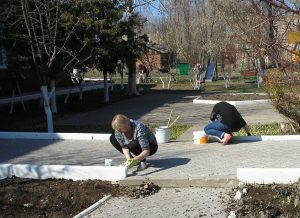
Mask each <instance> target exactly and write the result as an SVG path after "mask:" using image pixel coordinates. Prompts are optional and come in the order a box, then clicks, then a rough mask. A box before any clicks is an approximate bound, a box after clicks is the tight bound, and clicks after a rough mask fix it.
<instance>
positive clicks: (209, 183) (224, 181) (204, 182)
mask: <svg viewBox="0 0 300 218" xmlns="http://www.w3.org/2000/svg"><path fill="white" fill-rule="evenodd" d="M144 181H150V182H153V183H155V184H156V185H158V186H160V187H162V188H186V187H210V188H228V187H230V188H231V187H236V186H237V185H238V182H239V181H238V180H237V179H236V176H235V175H228V176H206V177H186V178H161V179H158V178H151V177H144V176H141V177H139V178H134V179H133V178H130V177H127V178H126V179H123V180H120V181H119V182H118V184H119V185H122V186H139V185H141V184H142V183H143V182H144Z"/></svg>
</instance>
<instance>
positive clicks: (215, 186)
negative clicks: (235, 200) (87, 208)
mask: <svg viewBox="0 0 300 218" xmlns="http://www.w3.org/2000/svg"><path fill="white" fill-rule="evenodd" d="M194 97H195V96H189V95H186V94H151V95H146V96H142V97H138V98H132V99H127V100H125V101H122V102H118V103H115V104H112V105H108V106H107V107H103V108H101V109H98V110H95V111H92V112H89V113H84V114H78V115H73V116H70V117H68V118H66V119H62V120H58V121H57V122H58V123H59V124H69V125H80V124H100V123H109V122H110V121H111V118H112V116H113V115H114V114H116V113H124V114H126V115H128V116H129V117H131V118H134V119H140V120H143V121H145V122H148V123H157V124H159V125H162V124H165V123H166V122H167V119H168V115H169V113H170V111H171V109H174V114H176V115H181V118H180V120H179V122H181V123H190V124H192V125H193V127H192V128H190V129H189V130H188V131H187V132H186V133H184V134H183V135H182V136H181V137H180V138H179V139H178V140H176V141H171V142H169V143H165V144H160V145H159V150H158V152H157V154H155V155H154V156H153V157H149V158H148V161H149V163H151V166H150V167H149V168H148V169H146V170H144V171H141V172H133V171H130V172H129V175H128V178H127V179H125V180H124V181H122V184H129V185H130V184H137V183H141V182H142V181H144V180H145V179H150V180H152V181H155V182H156V183H158V184H160V185H161V186H162V187H173V188H166V189H163V190H161V191H160V192H159V193H157V194H155V195H153V196H150V197H147V198H144V199H136V200H129V199H127V198H126V199H124V198H112V199H111V200H108V201H107V202H106V203H105V204H104V205H103V206H101V207H100V208H98V209H97V210H96V211H94V212H93V213H92V214H90V215H89V217H121V216H122V217H141V214H143V216H142V217H168V216H171V217H227V216H228V214H227V213H225V212H224V209H225V205H224V201H223V200H222V199H224V198H227V197H228V195H227V193H228V191H229V189H228V187H229V186H231V185H233V183H231V182H232V181H234V179H235V176H236V168H238V167H294V168H295V167H300V159H299V158H298V154H299V152H300V146H299V144H300V141H285V140H284V138H282V141H275V142H274V141H257V142H245V143H233V144H229V145H226V146H220V144H218V143H209V144H205V145H195V144H193V141H192V137H193V136H192V132H193V131H194V130H202V129H203V127H204V125H206V124H207V122H208V117H209V114H210V111H211V109H212V107H213V105H201V104H193V103H191V102H192V99H193V98H194ZM238 109H239V111H240V112H241V113H242V115H243V116H244V118H245V120H246V121H247V122H248V123H257V122H261V123H270V122H279V121H283V119H282V117H281V116H280V115H279V114H278V113H277V112H276V111H275V110H274V108H273V106H272V105H271V104H259V105H252V106H239V107H238ZM0 145H1V146H0V163H22V164H71V165H104V159H106V158H112V160H113V162H112V164H113V165H119V164H121V163H122V162H123V161H124V158H123V157H122V155H121V154H120V153H118V152H117V151H116V150H114V148H113V147H112V146H111V145H110V144H109V143H108V142H101V141H87V140H81V141H80V140H76V141H75V140H66V141H63V140H29V139H26V140H10V139H0ZM189 186H196V187H194V188H187V187H189ZM174 187H177V188H174ZM226 187H227V188H226ZM149 208H152V209H149Z"/></svg>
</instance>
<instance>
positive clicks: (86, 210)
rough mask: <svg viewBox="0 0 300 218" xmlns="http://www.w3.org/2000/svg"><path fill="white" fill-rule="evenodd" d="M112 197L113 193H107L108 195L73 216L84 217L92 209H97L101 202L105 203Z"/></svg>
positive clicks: (75, 217)
mask: <svg viewBox="0 0 300 218" xmlns="http://www.w3.org/2000/svg"><path fill="white" fill-rule="evenodd" d="M110 197H111V195H107V196H105V197H103V198H101V199H100V200H99V201H97V202H96V203H94V204H93V205H91V206H90V207H88V208H87V209H85V210H84V211H82V212H80V213H79V214H77V215H76V216H74V217H73V218H82V217H85V216H86V215H88V214H89V213H91V212H92V211H94V210H96V209H97V208H98V207H99V206H100V205H101V204H103V203H104V202H105V201H106V200H108V199H109V198H110Z"/></svg>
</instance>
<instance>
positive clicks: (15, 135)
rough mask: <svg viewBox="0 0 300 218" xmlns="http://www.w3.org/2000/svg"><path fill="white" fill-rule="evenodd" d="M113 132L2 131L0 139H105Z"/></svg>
mask: <svg viewBox="0 0 300 218" xmlns="http://www.w3.org/2000/svg"><path fill="white" fill-rule="evenodd" d="M110 135H111V134H96V133H43V132H0V139H50V140H51V139H52V140H68V139H69V140H104V141H108V140H109V137H110Z"/></svg>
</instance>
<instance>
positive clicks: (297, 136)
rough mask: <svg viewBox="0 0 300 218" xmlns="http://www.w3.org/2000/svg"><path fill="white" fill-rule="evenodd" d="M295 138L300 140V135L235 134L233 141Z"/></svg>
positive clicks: (288, 139)
mask: <svg viewBox="0 0 300 218" xmlns="http://www.w3.org/2000/svg"><path fill="white" fill-rule="evenodd" d="M199 134H205V132H204V131H199ZM208 137H209V136H208ZM293 140H300V135H262V136H233V141H235V142H251V141H253V142H256V141H293Z"/></svg>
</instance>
